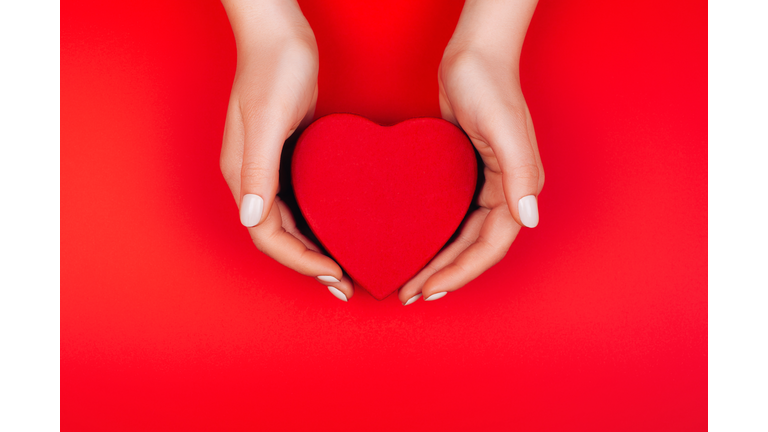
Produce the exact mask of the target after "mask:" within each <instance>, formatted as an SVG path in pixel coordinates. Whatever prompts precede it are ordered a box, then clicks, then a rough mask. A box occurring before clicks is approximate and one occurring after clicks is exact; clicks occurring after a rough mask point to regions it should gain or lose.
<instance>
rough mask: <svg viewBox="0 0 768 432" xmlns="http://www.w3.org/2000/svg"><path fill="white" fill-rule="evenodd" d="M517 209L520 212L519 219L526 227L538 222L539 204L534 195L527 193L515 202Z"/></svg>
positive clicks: (533, 225)
mask: <svg viewBox="0 0 768 432" xmlns="http://www.w3.org/2000/svg"><path fill="white" fill-rule="evenodd" d="M517 211H518V212H519V213H520V221H521V222H522V223H523V225H525V226H527V227H528V228H533V227H535V226H536V225H538V224H539V205H538V203H537V202H536V197H535V196H533V195H528V196H525V197H522V198H520V201H518V202H517Z"/></svg>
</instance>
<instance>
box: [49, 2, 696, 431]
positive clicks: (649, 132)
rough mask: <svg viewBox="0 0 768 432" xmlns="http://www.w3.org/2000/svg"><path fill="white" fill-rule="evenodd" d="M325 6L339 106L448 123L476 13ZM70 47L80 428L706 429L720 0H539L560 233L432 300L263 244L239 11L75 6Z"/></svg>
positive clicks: (66, 240) (327, 93)
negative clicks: (459, 47)
mask: <svg viewBox="0 0 768 432" xmlns="http://www.w3.org/2000/svg"><path fill="white" fill-rule="evenodd" d="M301 4H302V8H303V10H304V12H305V14H306V15H307V18H308V20H309V22H310V24H311V25H312V27H313V28H314V30H315V34H316V36H317V40H318V45H319V50H320V58H321V59H320V62H321V63H320V78H319V79H320V84H319V86H320V97H319V101H318V114H319V115H323V114H327V113H331V112H337V111H343V112H353V113H358V114H361V115H364V116H367V117H369V118H371V119H372V120H374V121H378V122H382V123H391V122H395V121H399V120H404V119H407V118H410V117H414V116H438V115H439V109H438V101H437V81H436V71H437V66H438V63H439V60H440V57H441V54H442V50H443V48H444V46H445V44H446V42H447V41H448V39H449V37H450V35H451V32H452V30H453V27H454V26H455V23H456V21H457V19H458V15H459V12H460V9H461V2H458V1H450V2H449V1H442V0H441V1H438V0H432V1H421V2H413V1H399V2H356V1H328V0H325V1H320V0H317V1H303V2H301ZM61 48H62V50H61V196H62V204H61V421H62V428H63V429H64V430H119V429H131V430H168V429H182V430H217V429H218V430H231V429H258V430H394V429H398V430H509V429H520V430H574V429H575V430H595V429H598V430H599V429H610V430H675V431H678V430H703V429H704V428H705V427H706V421H707V279H706V276H707V186H706V178H707V150H706V142H707V135H706V134H707V111H706V109H707V65H706V61H707V3H706V2H692V1H685V2H672V3H670V2H662V1H658V0H654V1H646V2H615V1H588V0H583V1H546V0H543V1H542V2H541V4H539V6H538V9H537V11H536V14H535V15H534V18H533V21H532V23H531V27H530V30H529V32H528V37H527V39H526V43H525V47H524V49H523V59H522V66H521V68H522V70H521V76H522V85H523V91H524V92H525V95H526V97H527V100H528V103H529V106H530V109H531V113H532V115H533V119H534V124H535V125H536V132H537V137H538V140H539V145H540V148H541V155H542V160H543V162H544V166H545V168H546V172H547V184H546V186H545V187H544V191H543V192H542V195H541V199H540V211H541V223H540V225H539V226H538V227H537V228H536V229H533V230H523V231H522V233H521V234H520V236H519V237H518V239H517V241H516V242H515V244H514V245H513V246H512V248H511V249H510V251H509V253H508V254H507V256H506V258H505V259H504V260H503V261H501V263H499V264H498V265H496V266H495V267H493V268H492V269H491V270H489V271H487V272H486V273H485V274H483V275H482V276H481V277H479V278H478V279H477V280H475V281H474V282H472V283H470V284H469V285H467V286H466V287H464V288H463V289H461V290H460V291H458V292H456V293H452V294H449V295H448V296H446V297H445V298H444V299H442V300H439V301H437V302H431V303H424V302H421V301H420V302H417V303H415V304H414V305H411V306H408V307H403V306H401V305H400V303H399V302H398V301H397V299H396V298H395V297H394V296H391V297H389V298H387V299H386V300H384V301H382V302H378V301H376V300H374V299H373V298H372V297H370V296H369V295H367V294H366V293H364V292H363V291H361V290H358V291H357V293H356V294H355V296H354V297H353V298H352V299H351V300H350V302H349V303H343V302H340V301H338V300H337V299H336V298H334V297H333V296H331V295H330V294H329V293H328V291H327V290H326V289H325V287H323V286H322V285H320V284H318V283H317V282H315V281H313V280H311V279H310V278H307V277H304V276H301V275H299V274H296V273H294V272H292V271H291V270H288V269H287V268H284V267H282V266H281V265H279V264H277V263H275V262H273V261H272V260H271V259H269V258H267V257H265V256H264V255H262V254H261V253H260V252H259V251H258V250H256V248H255V247H253V245H252V244H251V242H250V239H249V237H248V235H247V232H246V230H245V229H244V228H242V226H240V224H239V220H238V215H237V209H236V206H235V203H234V202H233V200H232V196H231V194H230V192H229V190H228V189H227V186H226V184H225V183H224V180H223V179H222V178H221V175H220V173H219V170H218V154H219V149H220V144H221V136H222V131H223V125H224V115H225V111H226V106H227V100H228V97H229V89H230V86H231V84H232V78H233V76H234V69H235V61H236V59H235V46H234V39H233V36H232V32H231V30H230V28H229V24H228V22H227V18H226V15H225V13H224V10H223V8H222V6H221V5H220V4H219V3H218V2H216V1H213V0H211V1H194V2H191V1H182V0H169V1H163V2H158V1H129V2H104V1H77V2H75V1H71V0H65V1H63V2H62V8H61Z"/></svg>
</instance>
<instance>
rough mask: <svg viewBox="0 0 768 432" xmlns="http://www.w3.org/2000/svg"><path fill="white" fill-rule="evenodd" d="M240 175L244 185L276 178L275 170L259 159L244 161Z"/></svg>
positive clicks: (256, 183)
mask: <svg viewBox="0 0 768 432" xmlns="http://www.w3.org/2000/svg"><path fill="white" fill-rule="evenodd" d="M240 177H241V179H242V182H243V185H249V186H253V185H258V184H262V183H265V182H269V181H272V180H274V177H275V172H274V170H272V169H269V168H267V167H265V166H264V165H263V164H262V163H261V162H259V161H250V162H243V166H242V169H241V171H240Z"/></svg>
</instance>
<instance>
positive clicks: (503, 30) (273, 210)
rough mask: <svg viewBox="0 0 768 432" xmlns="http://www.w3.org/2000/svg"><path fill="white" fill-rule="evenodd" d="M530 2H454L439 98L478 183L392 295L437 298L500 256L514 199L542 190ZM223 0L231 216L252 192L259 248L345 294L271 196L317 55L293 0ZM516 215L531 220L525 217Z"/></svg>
mask: <svg viewBox="0 0 768 432" xmlns="http://www.w3.org/2000/svg"><path fill="white" fill-rule="evenodd" d="M536 2H537V0H517V1H514V0H513V1H500V0H467V1H466V2H465V4H464V8H463V10H462V13H461V17H460V19H459V23H458V24H457V26H456V30H455V31H454V34H453V36H452V38H451V40H450V41H449V43H448V45H447V46H446V48H445V51H444V53H443V58H442V61H441V63H440V68H439V70H438V74H437V75H438V76H437V79H438V83H439V88H440V92H439V96H438V97H439V101H440V111H441V114H442V117H443V118H444V119H446V120H448V121H450V122H452V123H454V124H456V125H457V126H459V127H461V128H462V129H463V130H464V132H466V133H467V135H468V136H469V137H470V139H471V141H472V144H473V145H474V146H475V148H476V149H477V151H478V152H479V153H480V155H481V157H482V160H483V163H484V165H485V167H484V174H485V183H484V184H483V186H482V189H481V191H480V194H479V197H478V201H477V204H478V206H479V208H478V209H477V210H475V211H474V212H473V213H472V214H471V215H469V216H468V218H467V219H466V221H465V223H464V225H463V226H462V227H461V229H460V233H459V236H458V237H457V239H456V240H455V241H453V242H452V243H451V244H449V245H448V246H446V247H445V248H444V249H443V250H442V251H441V252H440V253H438V255H437V256H436V257H435V258H434V259H432V261H431V262H430V263H429V264H428V265H427V266H426V267H425V268H424V269H423V270H421V272H419V273H418V274H417V275H416V276H415V277H414V278H413V279H411V280H410V281H409V282H408V283H406V284H405V285H404V286H403V287H402V288H401V289H400V291H399V293H398V297H399V299H400V301H401V302H402V303H403V304H406V303H408V304H410V303H412V301H411V302H409V300H411V299H414V298H418V296H419V295H421V294H423V296H424V298H425V299H427V300H433V299H438V298H441V297H442V296H444V295H445V294H443V293H449V292H452V291H455V290H457V289H459V288H461V287H463V286H464V285H466V284H467V283H468V282H470V281H471V280H473V279H475V278H476V277H477V276H479V275H480V274H482V273H483V272H485V271H486V270H488V269H489V268H490V267H492V266H493V265H494V264H496V263H497V262H499V261H500V260H501V259H502V258H503V257H504V256H505V255H506V253H507V251H508V250H509V247H510V246H511V245H512V242H513V241H514V240H515V237H516V236H517V234H518V233H519V232H520V230H521V228H522V226H524V224H523V219H521V209H523V207H521V205H522V204H521V201H520V200H521V199H522V198H523V197H529V198H528V202H530V200H531V199H533V202H534V206H535V198H530V197H531V196H533V197H537V196H538V195H539V193H540V192H541V189H542V187H543V185H544V169H543V167H542V164H541V158H540V157H539V150H538V146H537V143H536V135H535V133H534V130H533V122H532V121H531V116H530V113H529V111H528V106H527V104H526V102H525V99H524V97H523V94H522V91H521V89H520V79H519V59H520V50H521V48H522V45H523V39H524V38H525V33H526V31H527V29H528V24H529V22H530V20H531V17H532V15H533V11H534V9H535V7H536ZM222 3H223V4H224V7H225V9H226V11H227V15H228V16H229V20H230V23H231V24H232V29H233V32H234V34H235V40H236V43H237V59H238V63H237V72H236V74H235V82H234V84H233V86H232V93H231V96H230V102H229V108H228V111H227V120H226V125H225V129H224V140H223V146H222V151H221V160H220V165H221V171H222V173H223V175H224V178H225V179H226V181H227V184H228V185H229V187H230V189H231V191H232V194H233V195H234V198H235V201H236V202H237V203H238V206H239V207H241V215H242V211H243V205H242V204H243V202H244V201H243V197H244V196H246V195H249V194H252V195H258V196H259V197H261V199H262V200H263V211H262V212H261V214H260V217H257V218H256V220H257V221H256V220H254V222H252V223H248V225H249V227H248V231H249V233H250V235H251V238H252V239H253V242H254V244H255V245H256V247H257V248H259V250H261V251H262V252H263V253H265V254H266V255H268V256H270V257H272V258H273V259H275V260H276V261H278V262H279V263H281V264H283V265H285V266H287V267H289V268H291V269H293V270H295V271H297V272H299V273H301V274H304V275H307V276H310V277H313V278H315V279H316V280H317V281H318V282H320V283H322V284H323V285H326V286H329V287H332V288H333V289H331V292H334V289H335V290H336V291H337V293H336V294H335V295H336V296H337V297H339V295H343V297H345V298H346V299H349V298H351V297H352V294H353V293H354V288H353V284H352V281H351V280H350V279H349V277H347V276H346V275H345V274H344V273H343V271H342V269H341V267H340V266H339V265H338V264H337V263H336V262H335V261H334V260H333V259H331V258H329V257H328V256H326V255H323V254H322V253H321V252H320V249H319V248H318V247H317V245H315V244H314V243H312V242H311V241H310V240H309V239H308V238H307V237H306V236H304V235H303V234H302V233H300V232H299V231H298V230H297V229H296V224H295V223H294V219H293V216H292V215H291V213H290V211H289V210H288V208H287V206H286V205H285V204H284V203H283V202H282V201H281V200H280V198H279V197H277V196H276V194H277V192H278V188H279V183H278V180H279V176H278V173H279V167H280V154H281V151H282V147H283V144H284V142H285V140H286V139H287V138H288V137H289V136H290V135H291V134H292V133H293V132H294V131H295V130H296V129H297V128H301V127H303V126H305V125H306V124H308V123H309V122H310V121H311V120H312V117H313V115H314V109H315V104H316V102H317V92H318V89H317V72H318V53H317V44H316V42H315V37H314V34H313V32H312V29H311V28H310V26H309V23H308V22H307V20H306V19H305V18H304V16H303V14H302V13H301V9H300V8H299V6H298V4H297V3H296V1H295V0H222ZM523 211H525V210H523ZM523 217H524V218H525V221H526V222H528V225H529V226H530V225H531V223H530V220H529V217H526V216H524V215H523ZM537 220H538V216H536V221H537ZM252 224H254V225H253V226H250V225H252ZM532 225H533V226H535V223H534V224H532ZM333 280H338V282H333ZM339 298H340V299H342V300H344V298H341V297H339Z"/></svg>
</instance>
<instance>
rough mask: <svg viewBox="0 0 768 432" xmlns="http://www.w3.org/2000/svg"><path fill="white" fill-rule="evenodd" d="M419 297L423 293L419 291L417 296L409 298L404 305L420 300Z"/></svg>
mask: <svg viewBox="0 0 768 432" xmlns="http://www.w3.org/2000/svg"><path fill="white" fill-rule="evenodd" d="M419 297H421V293H418V294H416V295H415V296H413V297H411V298H409V299H408V301H407V302H405V303H403V306H408V305H409V304H411V303H413V302H415V301H416V300H418V299H419Z"/></svg>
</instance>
